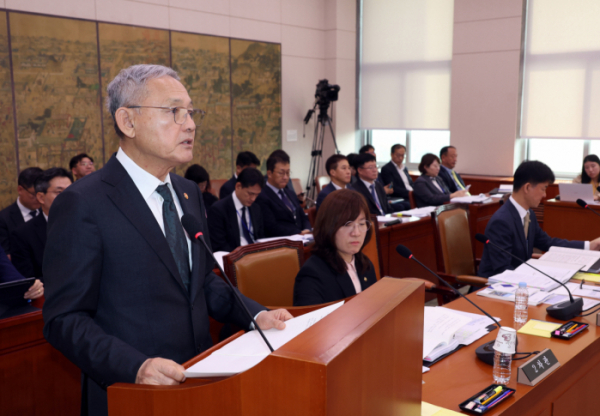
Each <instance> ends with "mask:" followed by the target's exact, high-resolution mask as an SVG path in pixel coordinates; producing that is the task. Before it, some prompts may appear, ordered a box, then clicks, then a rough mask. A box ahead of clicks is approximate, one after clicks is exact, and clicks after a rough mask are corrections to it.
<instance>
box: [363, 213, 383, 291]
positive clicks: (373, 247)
mask: <svg viewBox="0 0 600 416" xmlns="http://www.w3.org/2000/svg"><path fill="white" fill-rule="evenodd" d="M371 222H372V223H373V225H372V227H373V234H372V235H371V240H369V242H368V243H367V245H366V246H364V247H363V249H362V253H363V254H364V255H365V256H367V257H368V258H369V260H371V263H373V266H374V267H375V275H376V276H377V280H379V279H381V271H382V270H383V267H382V263H381V255H380V251H379V223H378V221H377V216H375V215H371Z"/></svg>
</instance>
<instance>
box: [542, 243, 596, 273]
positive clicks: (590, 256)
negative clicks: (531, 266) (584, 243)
mask: <svg viewBox="0 0 600 416" xmlns="http://www.w3.org/2000/svg"><path fill="white" fill-rule="evenodd" d="M540 260H546V261H552V262H555V263H569V264H579V265H581V266H582V267H581V270H583V271H584V272H587V271H590V270H591V271H597V270H600V252H599V251H592V250H580V249H577V248H567V247H555V246H552V247H550V250H548V252H547V253H546V254H544V255H543V256H542V257H540Z"/></svg>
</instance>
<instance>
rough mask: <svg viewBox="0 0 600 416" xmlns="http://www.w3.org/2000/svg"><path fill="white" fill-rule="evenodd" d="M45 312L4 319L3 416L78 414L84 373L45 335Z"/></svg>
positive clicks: (0, 351)
mask: <svg viewBox="0 0 600 416" xmlns="http://www.w3.org/2000/svg"><path fill="white" fill-rule="evenodd" d="M43 326H44V321H43V319H42V312H41V311H38V312H32V313H28V314H25V315H20V316H16V317H13V318H7V319H2V320H0V375H1V376H0V396H1V397H2V398H3V399H2V400H0V415H1V416H4V415H6V416H9V415H10V416H12V415H65V416H68V415H78V414H79V410H80V400H81V387H80V384H81V383H80V379H81V372H80V371H79V369H78V368H77V367H76V366H75V365H74V364H72V363H71V362H70V361H69V360H67V359H66V358H65V357H64V356H63V355H62V354H61V353H60V352H58V351H57V350H55V349H54V348H53V347H52V346H51V345H50V344H48V342H46V340H45V339H44V336H43V335H42V328H43Z"/></svg>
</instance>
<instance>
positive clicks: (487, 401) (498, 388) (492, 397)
mask: <svg viewBox="0 0 600 416" xmlns="http://www.w3.org/2000/svg"><path fill="white" fill-rule="evenodd" d="M502 390H503V387H502V386H500V387H496V392H495V393H494V395H493V396H491V397H488V398H487V399H485V400H484V401H482V402H481V404H482V405H484V406H485V405H486V404H488V403H489V402H491V401H492V400H493V399H494V397H496V396H498V395H499V394H500V393H501V392H502Z"/></svg>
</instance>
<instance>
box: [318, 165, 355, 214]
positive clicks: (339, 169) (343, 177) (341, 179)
mask: <svg viewBox="0 0 600 416" xmlns="http://www.w3.org/2000/svg"><path fill="white" fill-rule="evenodd" d="M325 170H326V171H327V174H328V175H329V177H330V178H331V182H329V183H328V184H327V186H324V187H323V189H321V192H319V195H317V210H318V209H319V207H320V206H321V204H322V203H323V201H324V200H325V198H326V197H327V195H329V194H330V193H332V192H333V191H337V190H338V189H344V188H346V189H352V186H350V180H351V179H352V171H351V170H350V164H349V163H348V159H347V158H346V156H344V155H333V156H330V157H329V158H328V159H327V161H326V162H325Z"/></svg>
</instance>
